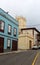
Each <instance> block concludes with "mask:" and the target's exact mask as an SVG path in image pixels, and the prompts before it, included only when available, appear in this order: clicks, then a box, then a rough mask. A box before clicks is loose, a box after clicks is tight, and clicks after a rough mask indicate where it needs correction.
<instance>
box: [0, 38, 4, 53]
mask: <svg viewBox="0 0 40 65" xmlns="http://www.w3.org/2000/svg"><path fill="white" fill-rule="evenodd" d="M3 49H4V38H2V37H0V53H2V52H3Z"/></svg>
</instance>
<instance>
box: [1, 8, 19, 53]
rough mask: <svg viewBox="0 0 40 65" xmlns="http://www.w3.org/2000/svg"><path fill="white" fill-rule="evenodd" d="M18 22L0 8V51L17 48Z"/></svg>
mask: <svg viewBox="0 0 40 65" xmlns="http://www.w3.org/2000/svg"><path fill="white" fill-rule="evenodd" d="M17 46H18V22H17V21H16V20H15V19H14V18H13V17H12V16H10V15H9V14H8V13H7V12H5V11H4V10H2V9H1V8H0V52H3V51H10V50H17Z"/></svg>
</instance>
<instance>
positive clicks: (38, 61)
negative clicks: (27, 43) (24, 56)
mask: <svg viewBox="0 0 40 65" xmlns="http://www.w3.org/2000/svg"><path fill="white" fill-rule="evenodd" d="M35 65H40V53H39V56H38V58H37V60H36V63H35Z"/></svg>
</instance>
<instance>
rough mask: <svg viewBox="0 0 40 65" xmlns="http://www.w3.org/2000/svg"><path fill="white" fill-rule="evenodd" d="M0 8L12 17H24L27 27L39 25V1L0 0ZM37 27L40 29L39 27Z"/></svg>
mask: <svg viewBox="0 0 40 65" xmlns="http://www.w3.org/2000/svg"><path fill="white" fill-rule="evenodd" d="M0 8H2V9H3V10H5V11H6V12H7V11H8V12H9V14H11V15H12V16H13V17H15V16H23V17H25V18H26V20H27V25H36V24H40V0H0ZM37 27H38V28H39V29H40V25H37Z"/></svg>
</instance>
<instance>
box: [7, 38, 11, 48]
mask: <svg viewBox="0 0 40 65" xmlns="http://www.w3.org/2000/svg"><path fill="white" fill-rule="evenodd" d="M10 44H11V40H10V39H8V42H7V48H8V49H10Z"/></svg>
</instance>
